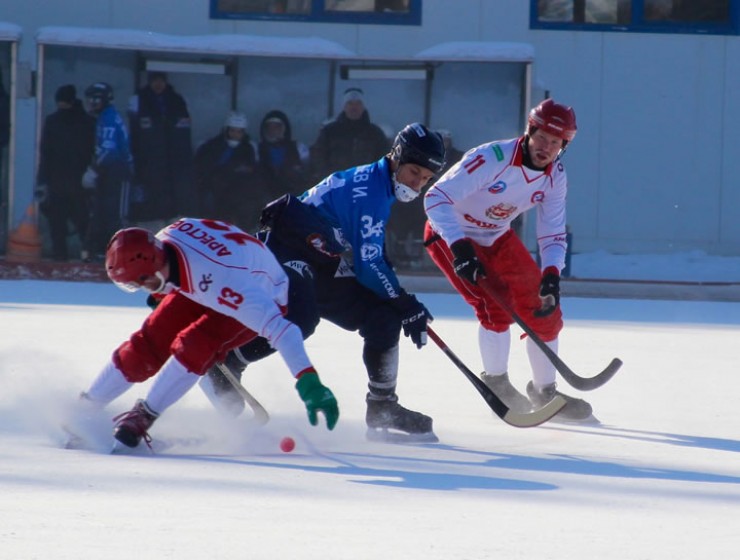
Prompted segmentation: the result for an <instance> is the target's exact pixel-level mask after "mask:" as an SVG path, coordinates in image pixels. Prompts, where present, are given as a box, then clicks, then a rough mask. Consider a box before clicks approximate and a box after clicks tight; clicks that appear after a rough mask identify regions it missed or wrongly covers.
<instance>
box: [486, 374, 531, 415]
mask: <svg viewBox="0 0 740 560" xmlns="http://www.w3.org/2000/svg"><path fill="white" fill-rule="evenodd" d="M480 378H481V379H482V380H483V382H484V383H485V384H486V385H487V386H488V388H489V389H490V390H491V391H493V392H494V394H495V395H496V396H497V397H498V398H499V399H501V400H502V401H503V403H504V404H505V405H506V406H508V407H509V409H510V410H512V411H514V412H518V413H526V412H530V411H531V410H532V403H531V402H529V399H528V398H527V397H525V396H524V395H522V394H521V393H520V392H519V391H517V390H516V388H515V387H514V386H513V385H512V384H511V381H509V374H508V373H504V374H503V375H489V374H488V373H486V372H485V371H484V372H483V373H481V374H480Z"/></svg>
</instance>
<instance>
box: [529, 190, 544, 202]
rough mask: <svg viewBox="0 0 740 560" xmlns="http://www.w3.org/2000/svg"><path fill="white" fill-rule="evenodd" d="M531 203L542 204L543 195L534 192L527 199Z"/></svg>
mask: <svg viewBox="0 0 740 560" xmlns="http://www.w3.org/2000/svg"><path fill="white" fill-rule="evenodd" d="M529 200H530V202H532V203H537V202H542V201H543V200H545V193H544V192H543V191H534V192H533V193H532V197H531V198H530V199H529Z"/></svg>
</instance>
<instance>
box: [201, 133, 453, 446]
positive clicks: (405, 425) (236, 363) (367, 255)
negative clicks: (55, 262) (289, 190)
mask: <svg viewBox="0 0 740 560" xmlns="http://www.w3.org/2000/svg"><path fill="white" fill-rule="evenodd" d="M444 163H445V148H444V142H443V140H442V137H441V136H440V135H439V134H438V133H436V132H433V131H431V130H429V129H428V128H427V127H425V126H424V125H422V124H420V123H413V124H410V125H407V126H406V127H405V128H404V129H403V130H402V131H401V132H399V133H398V135H397V136H396V138H395V141H394V143H393V146H392V148H391V151H390V153H389V154H387V155H385V156H383V157H382V158H380V159H379V160H378V161H375V162H373V163H370V164H367V165H361V166H358V167H353V168H350V169H347V170H344V171H338V172H336V173H333V174H332V175H330V176H328V177H326V178H325V179H324V180H323V181H321V182H320V183H318V184H317V185H315V186H314V187H312V188H310V189H309V190H308V191H306V192H305V193H303V194H302V195H300V196H299V197H298V198H295V197H293V196H291V195H290V194H288V195H285V196H283V197H281V198H279V199H278V200H276V201H274V202H272V203H271V204H269V205H268V206H267V207H266V208H265V210H264V211H263V214H262V223H263V225H264V226H266V227H267V228H269V233H268V235H267V244H268V247H270V248H271V249H272V250H273V252H274V253H275V254H276V256H277V257H278V260H279V261H280V262H281V263H283V265H284V266H291V267H293V268H294V270H298V269H304V268H305V269H307V270H305V271H304V272H305V273H304V274H303V275H302V277H303V278H308V279H310V280H309V281H307V283H309V284H310V286H308V288H307V289H306V290H305V293H306V294H308V296H309V297H306V296H305V295H304V297H303V298H301V299H302V300H303V301H309V302H310V297H315V302H316V307H315V309H316V312H317V313H318V315H319V316H320V317H321V318H324V319H328V320H329V321H331V322H332V323H335V324H336V325H338V326H340V327H342V328H344V329H346V330H350V331H357V332H359V334H360V336H362V338H363V340H364V346H363V352H362V358H363V362H364V364H365V368H366V370H367V375H368V379H369V382H368V393H367V396H366V403H367V412H366V417H365V420H366V424H367V426H368V437H369V438H373V439H383V438H384V437H390V436H387V434H388V431H389V430H392V431H393V432H400V434H398V436H400V437H403V436H407V437H409V438H413V439H415V440H417V441H436V440H437V438H436V436H435V435H434V432H433V429H432V419H431V418H430V417H429V416H426V415H425V414H421V413H420V412H415V411H412V410H408V409H406V408H404V407H403V406H401V405H400V404H399V403H398V396H397V394H396V384H397V379H398V366H399V360H398V354H399V340H400V333H401V330H402V329H403V332H404V334H405V335H406V336H407V337H410V338H411V340H412V342H413V343H414V344H415V345H416V346H417V347H418V348H421V347H422V346H424V345H425V344H426V342H427V333H426V325H427V322H428V321H430V320H431V319H432V316H431V314H430V313H429V311H428V310H427V308H426V307H425V306H424V305H423V304H422V303H421V302H420V301H418V300H417V299H416V297H415V296H414V295H412V294H409V293H408V292H407V291H406V290H404V289H403V287H402V286H401V285H400V282H399V280H398V277H397V276H396V273H395V271H394V269H393V267H392V265H391V263H390V262H389V260H388V259H387V257H386V252H385V225H386V223H387V221H388V218H389V216H390V212H391V206H392V205H393V203H394V202H395V201H396V200H399V201H401V202H410V201H411V200H413V199H415V198H416V197H417V196H419V194H420V192H421V190H422V189H423V188H424V187H425V186H426V185H427V184H429V183H430V181H431V180H432V179H433V178H434V177H435V175H436V174H437V173H438V172H439V171H440V170H441V169H442V168H443V166H444ZM304 282H306V281H304ZM291 288H292V289H296V290H297V289H299V288H298V287H296V286H295V285H294V280H293V279H292V278H291ZM311 292H313V293H314V294H315V295H314V296H311ZM311 307H312V306H311V305H308V306H303V307H302V309H303V310H304V314H305V315H306V316H305V317H299V318H292V319H291V320H293V321H294V322H296V323H297V324H299V325H300V324H302V323H303V324H306V323H308V325H309V326H313V325H314V324H315V323H313V321H316V320H317V319H316V318H315V317H311V316H310V313H306V311H305V309H306V308H308V310H309V311H310V309H311ZM308 330H309V331H310V332H312V330H313V329H312V328H310V329H308ZM304 333H305V329H304ZM262 350H265V347H264V346H263V348H262ZM260 357H262V353H261V352H260V351H255V348H254V347H253V346H252V347H250V346H249V345H247V346H245V347H241V348H239V349H238V350H237V351H236V352H235V353H232V355H231V356H230V357H229V358H228V359H227V363H228V365H229V367H231V369H232V370H237V371H239V372H241V370H243V369H244V367H245V366H246V364H247V363H250V362H252V361H256V360H257V359H259V358H260ZM209 379H210V381H211V382H212V383H213V385H214V387H221V389H223V390H224V392H225V393H227V392H228V386H227V385H226V384H224V383H223V382H222V380H221V379H219V372H218V371H217V370H216V369H214V370H213V371H211V372H209ZM394 437H396V436H394Z"/></svg>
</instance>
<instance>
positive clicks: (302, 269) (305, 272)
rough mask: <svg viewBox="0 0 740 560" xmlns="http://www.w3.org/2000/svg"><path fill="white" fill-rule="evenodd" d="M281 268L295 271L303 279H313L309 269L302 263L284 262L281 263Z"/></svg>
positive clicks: (311, 271)
mask: <svg viewBox="0 0 740 560" xmlns="http://www.w3.org/2000/svg"><path fill="white" fill-rule="evenodd" d="M283 266H285V267H287V268H289V269H291V270H295V271H296V272H297V273H298V274H300V275H301V276H303V277H304V278H313V270H311V267H310V266H309V265H308V264H307V263H305V262H304V261H286V262H284V263H283Z"/></svg>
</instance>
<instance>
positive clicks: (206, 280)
mask: <svg viewBox="0 0 740 560" xmlns="http://www.w3.org/2000/svg"><path fill="white" fill-rule="evenodd" d="M211 284H213V275H212V274H204V275H203V276H202V277H201V279H200V282H198V288H200V291H201V292H207V291H208V288H210V287H211Z"/></svg>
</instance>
